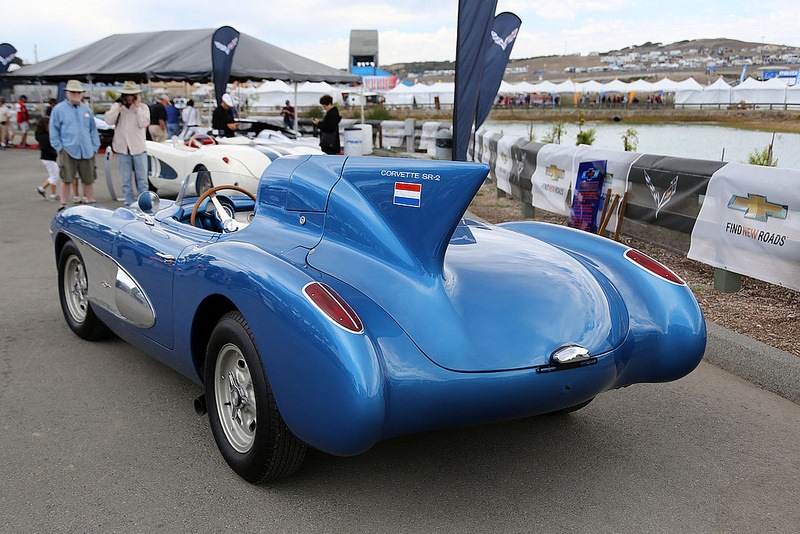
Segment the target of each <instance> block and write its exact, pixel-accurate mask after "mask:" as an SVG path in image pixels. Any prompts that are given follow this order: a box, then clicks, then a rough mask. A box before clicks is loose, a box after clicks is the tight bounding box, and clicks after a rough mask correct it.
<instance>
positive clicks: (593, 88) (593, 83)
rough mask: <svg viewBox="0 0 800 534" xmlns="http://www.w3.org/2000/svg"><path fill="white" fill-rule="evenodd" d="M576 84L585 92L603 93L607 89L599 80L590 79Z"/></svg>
mask: <svg viewBox="0 0 800 534" xmlns="http://www.w3.org/2000/svg"><path fill="white" fill-rule="evenodd" d="M576 85H577V86H578V87H579V89H578V90H579V91H581V92H583V93H602V92H604V91H605V86H604V85H603V84H602V83H600V82H598V81H597V80H589V81H588V82H583V83H578V84H576Z"/></svg>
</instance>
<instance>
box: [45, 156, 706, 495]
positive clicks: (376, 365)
mask: <svg viewBox="0 0 800 534" xmlns="http://www.w3.org/2000/svg"><path fill="white" fill-rule="evenodd" d="M487 173H488V167H487V166H486V165H483V164H478V163H460V162H439V161H422V160H411V159H392V158H371V157H340V156H287V157H283V158H279V159H277V160H276V161H275V162H273V163H272V164H271V165H270V166H269V167H267V169H266V170H265V172H264V175H263V176H262V178H261V180H260V182H259V185H258V189H257V192H256V194H253V193H252V192H250V191H248V190H246V189H243V188H242V187H240V186H237V185H222V186H219V187H213V188H211V189H209V190H207V191H203V192H202V194H198V192H197V190H196V189H195V188H196V184H197V180H196V177H192V176H189V177H187V179H186V181H185V185H184V187H183V189H182V190H181V192H180V194H179V195H178V197H177V199H176V200H175V201H167V200H160V199H159V198H158V197H157V196H156V195H155V194H154V193H152V192H150V193H147V192H146V193H143V195H142V196H141V197H140V198H139V207H138V208H134V209H130V208H118V209H116V210H109V209H105V208H101V207H96V206H76V207H73V208H70V209H67V210H64V211H62V212H60V213H59V214H58V215H56V217H55V219H54V220H53V223H52V235H53V238H54V243H55V256H56V262H57V265H58V284H59V286H58V287H59V294H60V299H61V307H62V309H63V312H64V317H65V319H66V321H67V323H68V324H69V326H70V328H71V329H72V330H73V331H74V332H75V333H76V334H77V335H79V336H81V337H82V338H85V339H87V340H93V339H98V338H101V337H103V336H104V335H107V334H108V333H109V332H113V333H114V334H116V335H118V336H119V337H121V338H123V339H125V340H127V341H128V342H130V343H131V344H133V345H135V346H136V347H138V348H140V349H141V350H143V351H145V352H147V353H149V354H151V355H153V356H154V357H156V358H158V359H159V360H161V361H162V362H164V363H165V364H166V365H168V366H170V367H172V368H174V369H176V370H177V371H179V372H180V373H182V374H184V375H186V376H187V377H189V378H191V379H192V380H194V381H195V382H197V383H198V384H201V385H202V386H203V387H204V388H205V394H204V395H203V396H201V397H199V398H198V399H197V400H196V401H195V405H196V408H197V410H198V412H199V413H201V414H202V413H205V411H206V406H207V407H208V408H207V411H208V415H209V419H210V426H211V430H212V433H213V435H214V438H215V440H216V442H217V445H218V446H219V449H220V451H221V452H222V455H223V457H224V458H225V460H226V461H227V463H228V464H229V465H230V466H231V467H232V468H233V470H234V471H235V472H236V473H238V474H239V475H240V476H242V477H243V478H245V479H246V480H248V481H251V482H263V481H270V480H275V479H278V478H281V477H285V476H287V475H289V474H291V473H293V472H294V471H296V470H297V469H298V468H299V467H300V464H301V463H302V461H303V457H304V454H305V450H306V448H307V447H313V448H316V449H319V450H321V451H324V452H327V453H330V454H335V455H355V454H358V453H361V452H363V451H365V450H367V449H369V448H370V447H372V446H373V445H374V444H375V443H376V442H378V441H380V440H383V439H387V438H391V437H393V436H399V435H404V434H410V433H414V432H420V431H425V430H431V429H438V428H445V427H453V426H458V425H469V424H478V423H489V422H494V421H501V420H508V419H514V418H523V417H529V416H533V415H537V414H543V413H552V412H568V411H572V410H575V409H578V408H580V407H582V406H585V405H586V404H587V403H589V402H590V401H591V400H592V399H593V398H594V397H595V396H596V395H598V394H600V393H602V392H604V391H607V390H610V389H614V388H620V387H624V386H628V385H630V384H633V383H637V382H662V381H668V380H675V379H678V378H680V377H682V376H684V375H686V374H687V373H689V372H691V371H692V370H693V369H694V368H695V367H696V366H697V365H698V363H699V362H700V359H701V357H702V355H703V352H704V350H705V341H706V337H705V322H704V320H703V316H702V313H701V311H700V308H699V306H698V304H697V301H696V300H695V298H694V296H693V295H692V292H691V291H690V290H689V288H688V287H687V286H686V284H685V283H684V281H683V280H681V278H679V277H678V276H677V275H675V274H674V273H673V272H672V271H670V270H669V269H668V268H666V267H664V266H663V265H661V264H660V263H658V262H656V261H654V260H652V259H651V258H649V257H647V256H645V255H644V254H642V253H640V252H638V251H636V250H634V249H631V248H629V247H626V246H623V245H621V244H619V243H616V242H614V241H611V240H608V239H605V238H602V237H598V236H596V235H592V234H589V233H586V232H581V231H578V230H574V229H570V228H567V227H563V226H556V225H549V224H543V223H536V222H514V223H509V224H504V225H499V226H494V225H489V224H484V223H481V222H476V221H471V220H464V219H463V216H464V213H465V212H466V210H467V207H468V205H469V203H470V200H471V199H472V197H473V195H474V194H475V193H476V191H477V190H478V189H479V187H480V186H481V184H482V183H483V181H484V179H485V178H486V176H487ZM225 183H227V184H235V183H236V180H235V179H231V180H225Z"/></svg>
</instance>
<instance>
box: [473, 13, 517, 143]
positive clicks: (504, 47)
mask: <svg viewBox="0 0 800 534" xmlns="http://www.w3.org/2000/svg"><path fill="white" fill-rule="evenodd" d="M521 24H522V21H521V20H520V18H519V17H518V16H516V15H515V14H513V13H509V12H507V11H506V12H503V13H500V14H499V15H497V16H496V17H495V18H494V24H493V25H492V32H491V38H492V41H491V44H490V45H489V49H488V50H487V51H486V58H485V59H484V62H483V77H482V79H481V89H480V91H479V92H478V112H477V115H476V118H475V129H478V128H480V127H481V124H483V121H485V120H486V117H488V116H489V112H490V111H491V110H492V104H494V99H495V97H496V96H497V91H498V90H499V89H500V84H501V83H502V82H503V75H504V74H505V72H506V65H508V58H509V56H511V49H512V47H513V46H514V41H515V40H516V39H517V33H519V27H520V25H521Z"/></svg>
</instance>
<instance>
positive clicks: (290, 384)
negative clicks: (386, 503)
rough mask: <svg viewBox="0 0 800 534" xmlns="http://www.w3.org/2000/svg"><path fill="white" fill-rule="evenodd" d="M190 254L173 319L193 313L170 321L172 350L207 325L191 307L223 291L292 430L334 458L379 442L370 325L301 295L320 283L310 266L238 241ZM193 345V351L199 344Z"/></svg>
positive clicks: (378, 390)
mask: <svg viewBox="0 0 800 534" xmlns="http://www.w3.org/2000/svg"><path fill="white" fill-rule="evenodd" d="M192 256H193V257H192V258H191V261H186V262H181V265H179V266H178V267H179V268H178V269H176V272H177V273H179V274H177V275H176V282H175V291H176V295H175V302H176V306H177V305H178V303H179V302H183V303H184V304H183V306H184V309H183V310H176V316H179V317H180V316H183V317H189V318H191V319H190V321H189V323H188V324H186V325H184V326H183V327H182V326H180V325H176V336H182V338H181V339H180V340H179V342H178V343H176V347H177V346H178V344H180V345H184V346H187V347H188V346H190V344H191V342H192V341H191V340H192V336H193V334H191V331H192V329H193V328H194V329H196V328H207V321H204V320H203V319H202V318H199V317H196V316H195V310H198V309H203V308H204V307H203V306H202V305H201V304H202V303H203V302H204V301H207V299H214V298H217V296H219V295H224V296H225V298H226V299H227V300H228V301H230V302H231V303H232V304H233V306H235V307H236V309H238V310H239V311H240V312H241V313H242V314H243V315H244V317H245V319H246V320H247V322H248V324H249V326H250V329H251V331H252V333H253V337H254V338H255V342H256V346H257V347H258V350H259V353H260V356H261V360H262V363H263V365H264V370H265V371H266V374H267V377H268V379H269V382H270V385H271V387H272V389H273V393H274V395H275V400H276V402H277V405H278V408H279V410H280V412H281V415H282V416H283V418H284V420H285V421H286V424H287V425H288V427H289V428H290V429H291V430H292V432H294V433H295V434H296V435H297V436H298V437H299V438H300V439H301V440H302V441H304V442H305V443H307V444H308V445H310V446H312V447H315V448H317V449H320V450H323V451H325V452H328V453H331V454H338V455H351V454H358V453H360V452H363V451H364V450H366V449H368V448H369V447H371V446H372V445H373V444H374V443H375V442H376V441H378V439H379V438H380V435H381V430H382V426H383V421H384V417H385V399H384V396H385V393H384V383H383V374H382V371H381V367H380V363H379V358H378V354H377V350H376V348H375V346H374V344H373V341H372V339H371V337H370V336H369V334H368V329H366V330H365V331H364V332H361V333H353V332H349V331H346V330H344V329H343V328H341V327H340V326H338V325H337V324H334V323H333V322H332V321H331V320H330V319H329V318H328V317H327V316H326V315H324V314H323V313H322V312H320V311H319V310H318V309H317V308H316V307H315V306H314V304H312V303H311V301H310V300H309V299H308V298H307V297H306V296H305V295H304V293H303V288H304V287H305V286H306V285H307V284H309V283H310V282H314V281H319V279H318V278H316V277H315V276H314V272H313V271H310V270H307V269H306V270H301V269H298V268H297V267H295V266H293V265H291V264H289V263H286V262H285V261H283V260H280V259H278V258H277V257H275V256H272V255H269V254H267V253H265V252H264V251H262V250H260V249H258V248H257V247H255V246H253V245H249V244H246V243H241V242H239V243H232V242H227V243H219V244H216V245H210V246H208V247H205V248H204V249H202V252H200V251H199V250H197V251H195V252H194V253H193V254H192ZM187 260H188V259H187ZM255 266H257V268H256V267H255ZM187 297H188V298H187ZM181 331H183V332H184V334H181V333H180V332H181ZM194 337H195V338H196V339H202V336H198V335H197V334H194ZM193 350H194V352H195V354H196V355H197V354H199V353H200V352H201V351H203V352H204V351H205V347H204V346H202V347H193ZM187 352H188V351H187Z"/></svg>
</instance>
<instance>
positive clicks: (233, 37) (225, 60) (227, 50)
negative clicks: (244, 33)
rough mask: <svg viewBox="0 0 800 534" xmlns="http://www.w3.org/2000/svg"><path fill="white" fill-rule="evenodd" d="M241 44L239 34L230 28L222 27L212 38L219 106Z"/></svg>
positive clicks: (215, 94)
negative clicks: (234, 57) (234, 55)
mask: <svg viewBox="0 0 800 534" xmlns="http://www.w3.org/2000/svg"><path fill="white" fill-rule="evenodd" d="M238 44H239V32H238V31H236V30H235V29H233V28H231V27H230V26H222V27H221V28H219V29H217V31H215V32H214V35H212V36H211V69H212V71H213V78H214V96H215V97H216V99H217V105H218V106H219V105H220V103H221V102H222V95H223V94H224V93H225V90H226V88H227V86H228V78H230V77H231V68H232V67H233V54H234V53H235V52H236V47H237V46H238Z"/></svg>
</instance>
